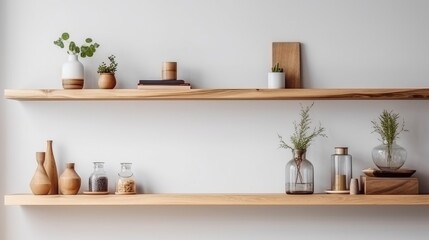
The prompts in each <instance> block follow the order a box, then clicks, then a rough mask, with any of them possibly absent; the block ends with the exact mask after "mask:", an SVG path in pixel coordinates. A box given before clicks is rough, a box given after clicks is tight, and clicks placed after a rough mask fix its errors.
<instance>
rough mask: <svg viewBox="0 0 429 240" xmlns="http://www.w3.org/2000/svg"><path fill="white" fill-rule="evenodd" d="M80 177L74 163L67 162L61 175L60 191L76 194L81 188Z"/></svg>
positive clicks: (66, 193)
mask: <svg viewBox="0 0 429 240" xmlns="http://www.w3.org/2000/svg"><path fill="white" fill-rule="evenodd" d="M80 183H81V180H80V177H79V175H78V174H77V173H76V171H75V170H74V163H67V164H66V169H65V170H64V172H63V173H62V174H61V176H60V182H59V185H60V192H61V194H64V195H76V194H77V193H78V192H79V189H80Z"/></svg>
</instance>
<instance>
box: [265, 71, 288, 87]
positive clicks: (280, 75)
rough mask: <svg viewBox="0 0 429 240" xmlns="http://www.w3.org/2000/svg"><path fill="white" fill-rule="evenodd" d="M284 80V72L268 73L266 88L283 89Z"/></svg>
mask: <svg viewBox="0 0 429 240" xmlns="http://www.w3.org/2000/svg"><path fill="white" fill-rule="evenodd" d="M285 80H286V79H285V73H284V72H269V73H268V88H285Z"/></svg>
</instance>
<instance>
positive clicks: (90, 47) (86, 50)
mask: <svg viewBox="0 0 429 240" xmlns="http://www.w3.org/2000/svg"><path fill="white" fill-rule="evenodd" d="M54 44H55V45H57V46H58V47H60V48H64V47H65V46H66V45H67V44H68V45H67V48H66V49H67V53H68V54H72V55H80V56H81V57H82V58H85V57H92V56H94V53H95V51H96V50H97V48H98V47H99V46H100V44H98V43H96V42H93V40H92V38H86V39H85V43H83V44H82V45H80V46H78V45H77V44H76V42H75V41H71V40H70V34H69V33H67V32H65V33H63V34H61V36H60V37H59V38H58V39H57V40H55V41H54Z"/></svg>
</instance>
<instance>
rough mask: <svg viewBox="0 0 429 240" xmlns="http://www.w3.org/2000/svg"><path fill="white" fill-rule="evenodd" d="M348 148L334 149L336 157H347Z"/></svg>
mask: <svg viewBox="0 0 429 240" xmlns="http://www.w3.org/2000/svg"><path fill="white" fill-rule="evenodd" d="M348 152H349V148H348V147H335V154H337V155H347V154H349V153H348Z"/></svg>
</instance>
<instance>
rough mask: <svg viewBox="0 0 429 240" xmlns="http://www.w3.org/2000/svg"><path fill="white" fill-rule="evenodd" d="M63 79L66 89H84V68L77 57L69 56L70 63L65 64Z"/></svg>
mask: <svg viewBox="0 0 429 240" xmlns="http://www.w3.org/2000/svg"><path fill="white" fill-rule="evenodd" d="M61 77H62V80H63V88H64V89H82V88H83V83H84V68H83V64H82V63H81V62H79V59H78V56H77V55H74V54H69V58H68V61H67V62H65V63H64V64H63V68H62V75H61Z"/></svg>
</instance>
